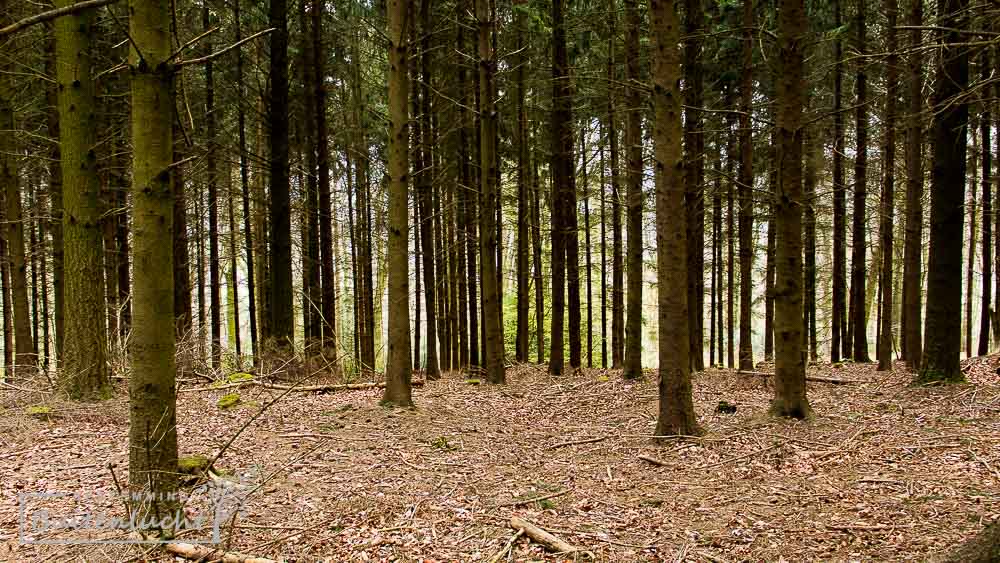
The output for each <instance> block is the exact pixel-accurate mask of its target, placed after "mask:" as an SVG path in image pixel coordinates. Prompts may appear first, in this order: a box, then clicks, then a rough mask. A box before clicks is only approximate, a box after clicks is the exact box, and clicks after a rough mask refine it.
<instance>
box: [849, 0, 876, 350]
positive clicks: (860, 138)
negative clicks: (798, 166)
mask: <svg viewBox="0 0 1000 563" xmlns="http://www.w3.org/2000/svg"><path fill="white" fill-rule="evenodd" d="M867 10H868V6H867V3H866V0H858V4H857V12H858V13H857V17H856V20H855V27H856V32H857V36H856V38H855V42H856V44H855V50H856V51H857V56H858V62H857V65H858V69H857V78H856V80H855V88H856V90H857V103H856V105H855V129H856V136H857V146H856V149H855V150H856V155H855V157H854V208H853V214H854V215H853V217H852V229H851V300H852V302H853V303H854V306H853V308H852V317H851V326H852V334H853V336H854V338H853V343H852V346H853V348H852V352H851V357H852V358H853V359H854V361H855V362H869V361H871V360H870V358H869V357H868V315H867V312H868V307H867V306H866V299H865V297H866V293H865V274H866V273H867V267H866V263H865V254H866V251H867V246H866V242H865V240H866V233H865V217H866V212H867V209H866V207H865V205H866V201H867V198H868V76H867V68H866V65H867V62H866V61H865V58H864V57H865V53H866V52H867V42H866V39H867V37H866V18H865V16H866V13H865V12H866V11H867Z"/></svg>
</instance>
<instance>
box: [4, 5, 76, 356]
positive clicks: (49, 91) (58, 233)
mask: <svg viewBox="0 0 1000 563" xmlns="http://www.w3.org/2000/svg"><path fill="white" fill-rule="evenodd" d="M48 25H50V26H52V30H53V31H52V39H51V41H49V42H47V43H46V47H47V49H49V50H50V53H49V56H48V57H46V59H45V74H46V75H47V76H55V75H56V52H55V49H56V47H55V41H56V39H55V31H54V30H55V23H54V22H53V23H51V24H48ZM58 89H59V87H58V85H50V86H49V87H48V88H46V90H45V98H46V105H48V106H49V110H48V112H47V114H46V117H47V119H46V124H47V126H48V134H49V137H50V138H52V139H58V138H59V136H60V132H59V111H58V104H59V102H58V93H57V92H58ZM61 152H62V151H61V150H60V147H59V143H53V144H52V153H51V155H50V157H51V158H52V160H51V161H50V163H49V225H50V228H51V231H52V293H53V309H54V313H55V314H54V315H53V316H54V318H55V328H56V332H55V342H56V357H57V358H58V360H59V361H60V362H61V361H62V355H63V337H64V334H65V329H64V324H65V317H64V316H63V303H64V302H65V298H64V297H63V295H64V282H63V279H64V277H63V230H62V216H63V195H62V193H63V192H62V183H63V182H62V157H61ZM4 310H5V311H6V310H7V305H4Z"/></svg>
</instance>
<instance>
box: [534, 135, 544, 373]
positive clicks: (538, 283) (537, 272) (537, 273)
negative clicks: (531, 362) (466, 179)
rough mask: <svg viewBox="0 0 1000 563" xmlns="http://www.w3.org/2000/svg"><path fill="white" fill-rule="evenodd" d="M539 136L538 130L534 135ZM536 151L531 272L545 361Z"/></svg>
mask: <svg viewBox="0 0 1000 563" xmlns="http://www.w3.org/2000/svg"><path fill="white" fill-rule="evenodd" d="M533 136H534V138H536V139H537V138H538V135H537V132H536V134H535V135H533ZM538 160H539V157H538V155H537V153H536V155H535V157H534V158H533V159H532V162H531V188H532V194H531V274H532V277H533V278H534V280H533V281H534V284H535V350H536V356H537V357H536V361H537V362H538V363H540V364H541V363H544V362H545V277H544V276H543V273H542V210H541V199H542V189H541V186H540V185H539V183H538Z"/></svg>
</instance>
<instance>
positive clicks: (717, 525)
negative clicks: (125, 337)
mask: <svg viewBox="0 0 1000 563" xmlns="http://www.w3.org/2000/svg"><path fill="white" fill-rule="evenodd" d="M998 363H1000V358H997V357H989V358H982V359H976V360H972V361H971V362H969V363H967V364H965V367H966V371H967V377H968V379H969V381H970V383H969V384H963V385H957V386H951V387H939V388H915V387H910V386H909V383H910V380H911V374H909V373H907V372H906V371H905V369H904V367H903V365H902V364H897V365H896V369H895V371H893V372H891V373H879V372H876V371H875V366H874V365H873V364H864V365H860V364H859V365H853V364H845V365H844V366H842V367H839V368H832V367H830V366H829V365H824V366H814V367H811V368H810V369H809V374H810V375H811V376H820V377H830V378H840V379H851V380H856V383H853V384H848V385H832V384H828V383H809V399H810V401H811V403H812V406H813V409H814V411H815V417H814V418H813V419H811V420H810V421H808V422H794V421H785V420H775V419H772V418H769V417H768V416H767V415H766V411H767V408H768V403H769V401H770V399H771V394H772V390H771V383H770V381H769V379H768V378H763V377H755V376H745V375H737V374H734V373H732V372H730V371H728V370H716V369H710V370H708V371H706V372H704V373H700V374H697V375H696V377H695V381H694V397H695V406H696V409H697V413H698V417H699V419H700V421H701V423H702V425H703V426H704V428H705V430H706V434H705V435H704V436H703V437H701V438H698V439H690V438H685V439H674V440H667V441H666V442H665V443H662V444H654V443H653V442H652V441H651V440H650V439H649V435H650V434H651V432H652V430H653V428H654V424H655V413H656V408H657V396H656V385H655V381H656V378H655V374H653V373H649V374H648V376H647V378H646V380H645V381H640V382H636V383H628V382H624V381H623V380H622V379H621V377H620V374H619V373H616V372H611V371H605V370H598V369H588V370H584V371H583V373H579V374H576V375H570V376H565V377H559V378H552V377H549V376H548V375H547V374H546V372H545V370H544V369H543V368H542V367H538V366H517V367H513V368H510V369H509V370H508V380H509V383H508V385H506V386H487V385H473V384H470V383H467V382H465V381H464V380H463V379H462V378H461V376H459V375H458V374H454V375H450V376H446V377H445V378H444V379H442V380H440V381H436V382H430V383H428V384H427V385H425V386H423V387H419V388H415V390H414V399H415V402H416V404H417V408H415V409H402V410H401V409H387V408H383V407H380V406H379V405H378V402H379V399H380V396H381V391H380V390H377V389H371V390H360V391H338V392H335V393H327V394H321V393H291V394H289V395H287V396H285V397H284V398H283V399H282V400H281V401H278V402H277V403H275V404H274V405H273V406H272V407H270V408H269V409H268V410H267V411H266V412H265V413H264V414H263V415H262V416H260V417H259V418H258V419H256V420H255V421H254V422H253V423H252V424H250V425H249V426H248V427H247V429H246V431H245V432H243V433H242V434H241V435H240V436H239V438H238V439H236V441H235V442H234V443H233V445H232V447H231V448H230V449H229V450H228V451H227V452H226V454H225V455H224V456H223V457H222V459H221V460H219V462H218V463H217V467H218V468H220V469H225V470H228V471H231V472H234V473H235V474H236V475H240V476H249V478H250V479H251V480H254V482H255V483H256V484H257V485H259V486H257V487H254V488H253V490H252V494H250V496H249V497H248V498H247V499H246V501H245V512H244V513H243V514H242V515H241V516H240V517H239V518H237V519H236V520H235V523H232V522H231V523H230V524H231V525H227V526H226V527H225V529H224V530H223V540H224V541H225V542H226V543H225V546H226V548H227V549H230V550H232V551H239V552H242V553H246V554H252V555H256V556H258V557H271V558H276V559H277V558H285V559H287V560H290V561H315V560H318V559H321V558H323V557H328V558H329V560H332V561H348V560H351V561H354V560H358V561H362V560H363V561H367V560H373V561H395V560H399V561H481V560H490V559H491V558H492V557H494V556H495V555H497V554H500V557H499V559H498V560H499V561H508V560H513V561H525V560H564V559H566V557H565V556H564V557H558V556H556V555H553V554H549V553H546V552H545V551H544V550H543V549H542V548H541V547H540V546H539V545H538V544H536V543H533V542H530V541H529V540H528V539H527V538H525V537H520V538H516V540H515V541H513V542H512V545H511V546H510V547H509V549H510V550H509V551H505V548H506V547H507V546H508V543H509V542H510V540H511V538H512V536H513V535H514V533H515V531H514V530H513V529H511V528H510V526H509V521H510V518H511V516H512V515H518V516H521V517H523V518H525V519H527V520H529V521H531V522H533V523H535V524H537V525H539V526H541V527H543V528H544V529H546V530H548V531H549V532H551V533H552V534H555V535H556V536H558V537H560V538H561V539H563V540H565V541H567V542H569V543H571V544H573V545H575V546H578V547H579V548H581V549H585V550H588V551H590V552H591V553H592V554H593V556H594V557H595V559H596V560H599V561H667V560H669V561H778V560H781V559H785V560H852V561H858V560H925V559H927V558H928V557H929V556H932V555H934V554H936V553H941V552H942V551H948V550H949V549H951V548H952V547H953V546H955V545H957V544H958V543H959V542H961V541H962V540H963V539H965V538H967V537H970V536H971V535H973V534H975V533H976V532H978V531H979V530H980V529H981V528H982V527H983V526H984V525H985V523H986V522H988V521H990V520H992V519H995V518H997V517H998V516H1000V502H998V501H1000V471H998V469H1000V416H998V412H1000V377H998V375H997V374H996V371H995V370H996V367H997V365H998ZM760 369H761V370H764V371H767V370H768V369H769V366H761V368H760ZM228 392H232V389H226V390H211V391H196V392H182V393H181V394H180V395H179V401H178V406H179V411H178V434H179V439H178V441H179V444H180V450H181V453H182V455H190V454H204V455H208V456H211V455H213V454H214V453H215V452H217V451H218V449H219V448H220V447H221V446H222V445H223V444H224V443H225V442H226V441H228V439H229V437H230V436H232V435H233V433H234V432H235V431H236V430H238V429H239V428H241V427H242V426H244V425H245V424H246V423H247V421H248V420H250V418H251V417H253V416H254V415H255V414H256V413H257V412H258V411H259V410H260V408H261V405H266V404H267V403H268V402H269V401H270V400H271V399H273V398H275V397H277V396H278V395H279V394H280V393H281V392H280V391H277V390H273V389H265V388H261V387H254V386H248V387H244V388H241V389H240V390H239V392H240V394H241V397H242V400H243V402H242V403H241V404H240V405H237V406H236V407H233V408H230V409H227V410H220V409H219V408H218V407H217V401H218V399H219V398H220V397H221V396H222V395H223V394H225V393H228ZM720 401H726V402H728V403H730V404H732V405H735V406H736V408H737V410H736V412H735V413H732V414H723V413H718V412H716V410H717V406H718V405H719V403H720ZM42 403H44V404H45V405H47V406H50V407H51V412H49V413H39V412H38V410H37V409H35V410H34V411H33V412H34V413H35V414H34V415H32V416H29V415H28V414H26V413H27V409H28V408H29V407H30V406H32V405H36V406H37V405H38V404H42ZM0 407H2V408H3V411H0V412H2V414H0V484H2V486H0V489H2V503H0V560H17V561H67V560H87V561H95V560H117V561H126V560H132V561H135V560H143V559H148V560H155V559H157V558H159V559H160V560H170V556H168V555H167V554H165V553H164V552H163V551H159V550H157V549H156V548H151V547H137V546H121V545H96V546H95V545H90V546H88V545H26V544H22V543H20V542H19V541H18V518H19V513H18V496H19V493H37V492H46V491H48V492H61V491H78V490H81V489H87V490H98V491H114V490H115V478H117V479H118V480H120V481H124V480H125V479H126V477H125V475H123V473H124V472H125V471H126V468H127V465H128V464H127V448H126V444H127V443H128V426H127V424H128V405H127V401H126V392H125V390H124V389H120V393H119V394H118V395H117V396H116V398H114V399H112V400H110V401H107V402H105V403H101V404H99V405H96V406H92V405H78V404H73V403H69V402H66V401H61V400H58V399H56V398H54V397H53V396H51V395H45V396H40V395H38V394H32V393H28V392H25V391H23V390H20V391H19V390H13V389H10V388H7V389H6V390H4V391H3V392H0ZM640 456H648V457H650V458H653V459H654V460H655V461H658V462H659V464H654V463H652V462H650V461H647V460H644V459H642V458H640ZM109 462H111V463H113V464H115V466H116V469H115V470H114V472H112V470H111V469H109V467H108V463H109ZM541 496H546V497H549V498H546V499H545V500H540V501H532V500H531V499H533V498H535V497H541ZM107 508H108V509H110V510H113V509H114V502H110V504H109V505H108V506H107ZM58 533H60V532H54V533H53V538H54V537H55V534H58ZM103 534H104V535H97V536H88V537H100V538H105V539H115V538H117V539H121V538H122V537H124V536H123V534H122V533H119V532H107V533H103ZM115 534H117V535H115ZM75 537H77V538H79V537H82V536H79V535H78V536H75ZM33 539H35V540H39V539H41V540H44V539H46V537H45V536H44V535H43V536H42V537H34V538H33ZM181 539H184V538H181Z"/></svg>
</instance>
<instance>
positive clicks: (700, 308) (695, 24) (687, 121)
mask: <svg viewBox="0 0 1000 563" xmlns="http://www.w3.org/2000/svg"><path fill="white" fill-rule="evenodd" d="M704 19H705V14H704V8H703V6H702V0H685V2H684V35H685V41H684V53H683V56H684V65H683V67H682V68H683V70H684V92H683V95H684V105H685V108H684V162H685V164H684V173H685V179H684V188H685V190H686V191H685V205H686V220H687V237H686V238H687V251H686V252H685V254H686V256H687V261H688V263H687V277H688V282H687V293H688V296H687V303H688V340H689V341H690V352H689V359H690V361H691V369H692V370H694V371H701V370H703V369H705V336H704V332H705V331H704V324H705V323H704V301H705V250H704V248H705V191H704V188H703V186H702V184H703V182H704V178H705V164H704V153H705V134H704V132H703V131H702V115H701V111H700V109H698V108H701V107H702V106H703V105H704V97H705V94H704V84H703V76H702V75H703V72H704V71H703V69H702V65H701V56H702V55H701V46H702V37H701V34H702V29H703V27H704ZM748 33H749V31H748Z"/></svg>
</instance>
